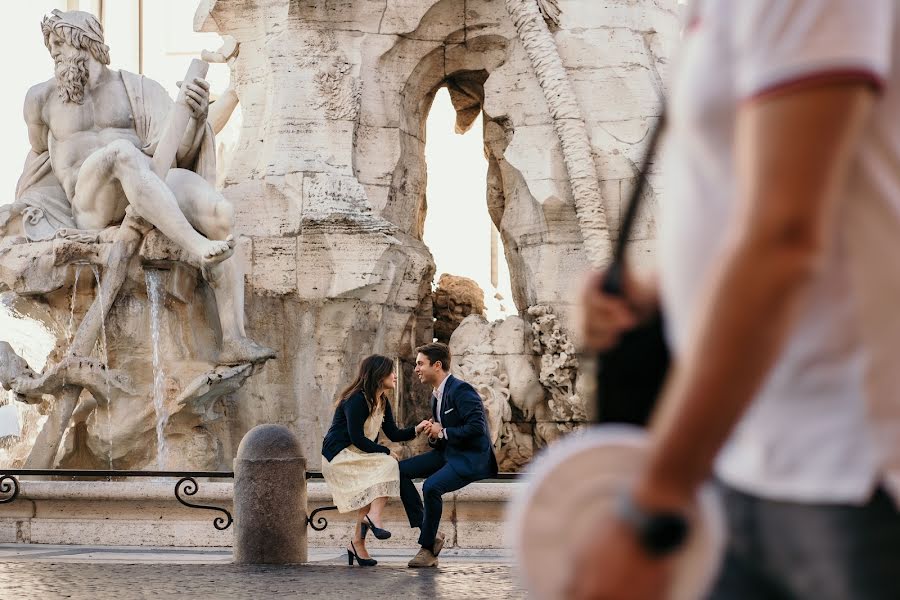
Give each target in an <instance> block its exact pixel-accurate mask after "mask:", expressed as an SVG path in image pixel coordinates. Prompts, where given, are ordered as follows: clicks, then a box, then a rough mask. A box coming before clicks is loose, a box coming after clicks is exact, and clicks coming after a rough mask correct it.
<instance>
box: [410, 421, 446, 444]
mask: <svg viewBox="0 0 900 600" xmlns="http://www.w3.org/2000/svg"><path fill="white" fill-rule="evenodd" d="M443 429H444V428H443V427H441V424H440V423H435V422H434V420H433V419H426V420H424V421H422V422H421V423H419V424H418V425H416V435H419V434H421V433H424V432H428V437H430V438H431V439H433V440H436V439H438V437H439V436H440V435H441V431H443Z"/></svg>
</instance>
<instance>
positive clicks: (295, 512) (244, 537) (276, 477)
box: [234, 425, 307, 565]
mask: <svg viewBox="0 0 900 600" xmlns="http://www.w3.org/2000/svg"><path fill="white" fill-rule="evenodd" d="M234 528H235V529H234V562H235V563H236V564H242V565H254V564H273V565H290V564H299V563H304V562H306V559H307V541H306V459H305V458H303V452H302V450H301V448H300V442H299V441H298V440H297V437H296V436H295V435H294V434H293V433H292V432H291V430H290V429H288V428H287V427H285V426H283V425H258V426H257V427H254V428H253V429H251V430H250V431H249V432H248V433H247V435H246V436H244V439H243V440H241V445H240V446H239V447H238V452H237V458H235V459H234Z"/></svg>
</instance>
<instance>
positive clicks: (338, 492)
mask: <svg viewBox="0 0 900 600" xmlns="http://www.w3.org/2000/svg"><path fill="white" fill-rule="evenodd" d="M396 385H397V375H396V374H395V373H394V361H392V360H391V359H390V358H388V357H386V356H381V355H378V354H374V355H372V356H369V357H367V358H366V359H364V360H363V361H362V363H361V364H360V365H359V373H358V374H357V376H356V379H354V381H353V383H351V384H350V385H349V386H347V389H345V390H344V391H343V392H342V393H341V395H340V396H339V397H338V400H337V403H336V404H335V411H334V418H333V419H332V421H331V427H330V428H329V429H328V433H327V434H325V440H324V441H323V442H322V457H323V458H324V460H323V461H322V475H323V476H324V478H325V482H326V483H327V484H328V488H329V490H330V491H331V496H332V497H333V498H334V503H335V504H336V505H337V507H338V512H342V513H348V512H352V511H357V519H356V528H355V529H354V531H353V538H352V539H351V540H350V544H349V546H348V548H347V559H348V562H349V564H351V565H352V564H353V561H354V559H355V560H356V562H357V563H359V565H360V566H363V567H371V566H374V565H376V564H377V561H375V560H374V559H373V558H371V557H370V556H369V553H368V551H367V550H366V542H365V537H366V532H367V530H369V529H371V530H372V533H373V534H374V535H375V537H376V538H378V539H379V540H386V539H387V538H389V537H391V532H389V531H387V530H386V529H384V528H383V527H382V525H383V522H382V520H381V512H382V510H384V506H385V504H387V500H388V498H396V497H398V496H399V495H400V470H399V467H398V465H397V458H398V457H397V456H395V455H393V454H392V453H391V451H390V450H389V449H388V448H387V447H386V446H382V445H380V444H378V443H377V442H376V440H377V439H378V432H379V431H382V430H384V433H385V435H387V437H388V438H389V439H390V440H391V441H392V442H404V441H408V440H411V439H413V438H415V437H416V434H417V433H419V431H420V430H421V429H422V428H423V427H424V425H423V423H427V421H425V422H423V423H420V424H419V425H417V426H416V427H406V428H404V429H399V428H398V427H397V425H396V423H395V422H394V415H393V413H392V412H391V404H390V402H389V401H388V398H387V393H388V392H389V391H391V390H393V389H394V388H395V387H396Z"/></svg>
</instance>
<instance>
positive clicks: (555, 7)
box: [537, 0, 562, 27]
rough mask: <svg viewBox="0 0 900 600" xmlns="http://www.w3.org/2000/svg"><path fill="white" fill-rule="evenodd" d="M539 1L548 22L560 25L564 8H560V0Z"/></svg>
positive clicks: (556, 25) (539, 6)
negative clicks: (560, 17)
mask: <svg viewBox="0 0 900 600" xmlns="http://www.w3.org/2000/svg"><path fill="white" fill-rule="evenodd" d="M537 3H538V8H540V9H541V14H542V15H544V20H545V21H547V24H548V25H553V26H554V27H559V15H560V14H562V10H561V9H560V8H559V0H537Z"/></svg>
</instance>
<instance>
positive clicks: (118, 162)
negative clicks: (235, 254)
mask: <svg viewBox="0 0 900 600" xmlns="http://www.w3.org/2000/svg"><path fill="white" fill-rule="evenodd" d="M116 183H118V184H119V185H121V187H122V190H123V191H124V193H125V197H126V199H127V200H128V203H129V204H131V205H132V206H133V207H134V209H135V210H136V211H137V213H138V214H139V215H140V216H141V217H143V218H144V219H146V220H147V221H149V222H150V223H152V224H153V225H154V226H155V227H156V228H157V229H159V230H160V231H161V232H162V233H163V234H165V235H166V237H168V238H169V239H171V240H172V241H173V242H175V243H176V244H178V245H179V246H181V247H182V248H184V249H185V250H187V251H188V252H191V253H193V254H194V255H196V256H197V257H198V258H199V259H200V261H201V263H202V264H204V265H206V264H212V263H216V262H221V261H222V260H225V259H226V258H228V256H230V255H231V252H232V250H233V246H232V244H230V243H228V242H225V241H219V240H210V239H207V238H205V237H204V236H202V235H201V234H200V233H198V232H197V230H196V229H194V227H192V226H191V224H190V222H188V219H187V218H186V216H185V215H184V214H183V213H182V211H181V208H180V207H179V206H178V202H177V200H176V198H175V195H174V194H173V193H172V191H171V190H170V189H169V188H168V186H167V185H166V184H165V182H164V181H163V180H162V179H160V178H159V177H158V176H157V175H156V174H155V173H153V171H151V170H150V158H149V157H148V156H147V155H145V154H144V153H143V152H141V151H140V150H138V149H137V148H136V147H135V146H134V145H133V144H132V143H131V142H129V141H127V140H117V141H114V142H112V143H110V144H108V145H107V146H105V147H103V148H101V149H100V150H97V151H96V152H94V153H93V154H91V155H90V156H89V157H88V158H87V159H86V160H85V161H84V164H83V165H82V166H81V169H80V170H79V174H78V182H77V183H76V185H75V197H74V199H73V208H74V209H75V210H76V212H77V211H79V210H80V211H82V212H86V211H93V212H95V213H96V212H97V211H106V210H109V207H104V206H99V205H98V199H104V198H106V199H107V200H108V201H110V202H114V201H115V200H114V198H115V197H116V196H117V194H115V192H117V191H118V190H117V189H116V187H115V185H116ZM104 225H108V223H105V224H104Z"/></svg>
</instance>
